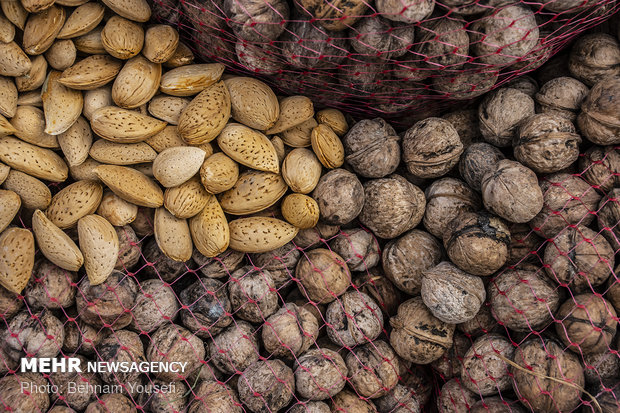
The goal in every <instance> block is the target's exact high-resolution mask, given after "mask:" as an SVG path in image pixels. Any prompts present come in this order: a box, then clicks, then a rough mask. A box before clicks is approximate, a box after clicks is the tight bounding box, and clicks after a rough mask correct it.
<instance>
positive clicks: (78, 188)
mask: <svg viewBox="0 0 620 413" xmlns="http://www.w3.org/2000/svg"><path fill="white" fill-rule="evenodd" d="M102 196H103V188H102V187H101V184H100V183H99V182H95V181H77V182H74V183H72V184H71V185H69V186H66V187H65V188H63V189H61V190H60V192H58V193H57V194H56V195H54V197H53V198H52V203H51V204H50V206H49V207H48V208H47V210H46V211H45V214H46V215H47V218H48V219H49V220H50V221H52V222H53V223H54V225H56V226H57V227H58V228H61V229H65V228H71V227H73V226H74V225H75V224H76V223H77V222H78V220H79V219H80V218H82V217H84V216H86V215H90V214H93V213H94V212H95V211H96V210H97V207H98V206H99V203H100V202H101V197H102Z"/></svg>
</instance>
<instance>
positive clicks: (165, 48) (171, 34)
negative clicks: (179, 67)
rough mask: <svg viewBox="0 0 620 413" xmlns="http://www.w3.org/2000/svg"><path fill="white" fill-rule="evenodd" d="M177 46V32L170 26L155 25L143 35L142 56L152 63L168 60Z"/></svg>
mask: <svg viewBox="0 0 620 413" xmlns="http://www.w3.org/2000/svg"><path fill="white" fill-rule="evenodd" d="M178 45H179V32H178V31H177V29H175V28H174V27H172V26H168V25H165V24H157V25H155V26H151V27H149V28H148V29H147V30H146V33H145V34H144V48H143V49H142V54H143V55H144V57H146V58H147V59H149V60H150V61H151V62H153V63H164V62H165V61H166V60H168V59H170V58H171V57H172V55H173V54H174V51H175V50H177V46H178Z"/></svg>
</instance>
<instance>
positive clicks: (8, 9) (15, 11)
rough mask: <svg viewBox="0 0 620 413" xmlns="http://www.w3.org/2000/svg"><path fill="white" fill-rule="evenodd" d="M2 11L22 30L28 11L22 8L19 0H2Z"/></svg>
mask: <svg viewBox="0 0 620 413" xmlns="http://www.w3.org/2000/svg"><path fill="white" fill-rule="evenodd" d="M0 5H1V6H2V12H3V13H4V15H5V16H6V18H7V19H9V21H10V22H11V23H13V24H14V25H15V26H16V27H18V28H19V29H20V30H24V27H25V26H26V19H27V18H28V11H27V10H26V9H24V6H22V3H21V1H2V2H0Z"/></svg>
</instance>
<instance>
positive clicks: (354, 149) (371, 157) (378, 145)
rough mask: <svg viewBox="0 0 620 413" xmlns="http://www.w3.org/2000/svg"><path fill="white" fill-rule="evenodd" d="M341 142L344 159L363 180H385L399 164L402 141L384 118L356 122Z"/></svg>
mask: <svg viewBox="0 0 620 413" xmlns="http://www.w3.org/2000/svg"><path fill="white" fill-rule="evenodd" d="M342 143H343V145H344V152H345V155H346V157H345V160H346V161H347V163H348V164H349V165H351V167H352V168H353V170H354V171H355V172H356V173H357V174H359V175H361V176H363V177H366V178H383V177H385V176H387V175H389V174H391V173H392V172H394V171H395V170H396V168H397V167H398V164H399V163H400V138H399V137H398V135H397V134H396V131H395V130H394V128H393V127H392V126H391V125H390V124H389V123H387V122H386V121H385V120H383V119H381V118H375V119H363V120H361V121H359V122H357V123H356V124H355V125H353V126H352V127H351V129H349V132H347V134H346V135H345V136H344V138H343V139H342Z"/></svg>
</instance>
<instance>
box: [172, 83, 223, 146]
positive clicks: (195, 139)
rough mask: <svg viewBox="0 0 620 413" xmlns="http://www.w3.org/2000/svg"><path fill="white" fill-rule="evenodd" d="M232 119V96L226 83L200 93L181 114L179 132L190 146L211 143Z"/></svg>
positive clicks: (214, 85)
mask: <svg viewBox="0 0 620 413" xmlns="http://www.w3.org/2000/svg"><path fill="white" fill-rule="evenodd" d="M229 118H230V95H229V94H228V88H227V87H226V85H224V82H221V81H220V82H218V83H215V84H213V85H211V86H209V87H207V88H206V89H205V90H203V91H202V92H200V94H198V96H196V97H195V98H194V99H193V100H192V101H191V102H190V104H189V105H187V107H186V108H185V110H183V112H182V113H181V117H180V118H179V125H178V132H179V135H180V136H181V138H183V140H184V141H185V142H186V143H188V144H190V145H199V144H202V143H205V142H210V141H212V140H213V139H215V138H216V137H217V135H219V133H220V132H221V131H222V129H224V127H225V126H226V123H227V122H228V119H229Z"/></svg>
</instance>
